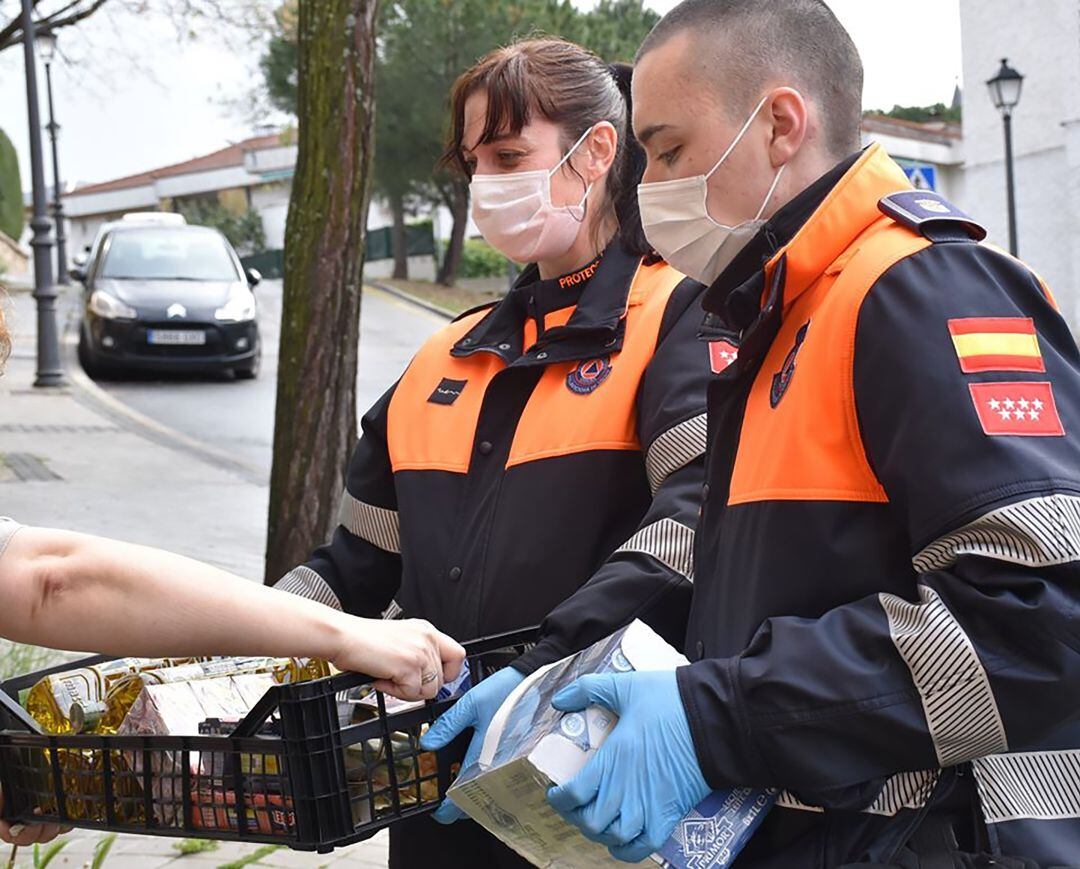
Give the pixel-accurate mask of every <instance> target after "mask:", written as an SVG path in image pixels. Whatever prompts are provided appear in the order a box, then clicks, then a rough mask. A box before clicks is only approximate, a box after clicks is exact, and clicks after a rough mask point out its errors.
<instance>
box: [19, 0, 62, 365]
mask: <svg viewBox="0 0 1080 869" xmlns="http://www.w3.org/2000/svg"><path fill="white" fill-rule="evenodd" d="M33 5H34V4H33V0H22V30H23V55H24V60H25V64H26V112H27V115H28V116H29V120H30V179H31V187H32V189H33V201H34V216H33V218H32V219H31V221H30V227H31V229H33V231H34V234H33V237H32V238H31V239H30V247H31V248H32V249H33V251H34V300H35V301H36V302H37V375H36V377H35V378H34V386H63V385H64V371H63V369H62V368H61V367H60V340H59V333H58V332H57V328H56V287H55V286H54V285H53V275H52V260H51V258H50V256H49V248H50V247H52V241H51V240H50V239H49V228H50V227H51V226H52V224H51V222H50V221H49V218H48V217H47V216H46V214H45V169H44V166H43V165H42V159H41V113H40V112H39V111H38V93H37V69H36V67H35V65H34V14H33Z"/></svg>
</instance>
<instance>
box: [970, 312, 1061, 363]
mask: <svg viewBox="0 0 1080 869" xmlns="http://www.w3.org/2000/svg"><path fill="white" fill-rule="evenodd" d="M949 334H950V335H952V342H953V347H955V348H956V355H957V357H958V358H959V359H960V368H961V370H962V371H963V372H964V373H965V374H977V373H978V372H980V371H1045V370H1046V363H1045V362H1043V357H1042V350H1040V349H1039V336H1038V335H1037V334H1036V333H1035V324H1034V323H1033V322H1032V321H1031V319H1029V318H1027V317H972V318H968V319H964V320H949Z"/></svg>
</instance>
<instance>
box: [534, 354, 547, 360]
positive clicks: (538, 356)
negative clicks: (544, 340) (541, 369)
mask: <svg viewBox="0 0 1080 869" xmlns="http://www.w3.org/2000/svg"><path fill="white" fill-rule="evenodd" d="M536 358H537V359H547V358H548V355H547V353H537V354H536Z"/></svg>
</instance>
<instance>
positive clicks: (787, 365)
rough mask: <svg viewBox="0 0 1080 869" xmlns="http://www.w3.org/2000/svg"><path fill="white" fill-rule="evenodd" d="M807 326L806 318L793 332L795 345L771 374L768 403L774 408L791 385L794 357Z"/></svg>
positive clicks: (801, 343) (793, 374) (793, 372)
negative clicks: (796, 330) (781, 364)
mask: <svg viewBox="0 0 1080 869" xmlns="http://www.w3.org/2000/svg"><path fill="white" fill-rule="evenodd" d="M809 328H810V321H809V320H807V321H806V322H805V323H804V324H803V325H802V327H801V328H800V329H799V331H798V332H796V333H795V346H794V347H792V348H791V352H789V353H788V355H787V358H786V359H785V360H784V364H783V366H782V367H781V369H780V370H779V371H778V372H776V374H774V375H773V379H772V389H771V390H769V404H770V405H772V406H773V407H774V408H775V407H776V406H777V405H778V404H779V403H780V399H782V398H783V397H784V396H785V395H786V394H787V391H788V387H789V386H791V378H793V377H794V376H795V359H796V357H797V356H798V355H799V350H800V349H801V348H802V345H803V341H805V340H806V331H807V330H808V329H809Z"/></svg>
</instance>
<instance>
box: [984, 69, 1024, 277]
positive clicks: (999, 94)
mask: <svg viewBox="0 0 1080 869" xmlns="http://www.w3.org/2000/svg"><path fill="white" fill-rule="evenodd" d="M986 86H987V87H988V88H990V99H991V100H992V101H993V103H994V108H996V109H997V110H998V111H999V112H1001V117H1002V120H1003V121H1004V123H1005V192H1006V196H1007V197H1008V203H1009V253H1011V254H1012V255H1013V256H1016V255H1017V245H1016V190H1015V186H1014V182H1013V149H1012V113H1013V109H1015V108H1016V104H1017V103H1019V102H1020V91H1021V90H1022V89H1023V86H1024V77H1023V76H1022V75H1020V73H1018V72H1017V71H1016V70H1015V69H1013V68H1012V67H1011V66H1009V61H1008V58H1004V57H1003V58H1002V59H1001V69H999V70H998V71H997V75H995V76H994V77H993V78H992V79H988V80H987V82H986Z"/></svg>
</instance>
